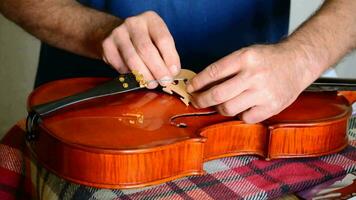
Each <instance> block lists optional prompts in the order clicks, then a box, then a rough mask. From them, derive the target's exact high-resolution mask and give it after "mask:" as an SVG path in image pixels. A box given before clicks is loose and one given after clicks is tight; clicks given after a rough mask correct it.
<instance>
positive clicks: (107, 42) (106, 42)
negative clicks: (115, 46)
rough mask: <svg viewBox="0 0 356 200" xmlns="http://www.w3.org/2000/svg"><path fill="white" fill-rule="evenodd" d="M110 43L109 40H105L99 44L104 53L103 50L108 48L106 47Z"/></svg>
mask: <svg viewBox="0 0 356 200" xmlns="http://www.w3.org/2000/svg"><path fill="white" fill-rule="evenodd" d="M110 43H111V40H110V39H109V38H106V39H105V40H104V41H103V42H102V43H101V47H102V48H103V50H104V53H105V49H107V48H108V46H109V45H110Z"/></svg>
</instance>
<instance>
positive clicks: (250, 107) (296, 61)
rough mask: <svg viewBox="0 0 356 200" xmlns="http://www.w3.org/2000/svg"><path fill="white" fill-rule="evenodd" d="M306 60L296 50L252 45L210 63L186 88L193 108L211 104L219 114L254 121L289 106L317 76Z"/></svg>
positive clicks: (277, 46) (279, 45)
mask: <svg viewBox="0 0 356 200" xmlns="http://www.w3.org/2000/svg"><path fill="white" fill-rule="evenodd" d="M308 63H309V61H308V56H307V54H306V53H305V52H303V51H301V50H300V49H293V48H291V47H290V46H288V45H285V44H277V45H255V46H251V47H248V48H244V49H241V50H239V51H236V52H233V53H232V54H230V55H228V56H226V57H224V58H222V59H221V60H219V61H217V62H215V63H213V64H211V65H210V66H208V67H207V68H206V69H204V70H203V71H202V72H201V73H199V74H198V75H197V76H195V77H194V78H193V79H192V80H191V81H190V82H189V84H188V86H187V90H188V92H190V93H192V95H193V102H192V103H193V105H194V106H195V107H197V108H206V107H210V106H215V107H216V109H217V111H218V112H219V113H220V114H222V115H225V116H235V115H237V114H241V115H240V117H241V119H242V120H243V121H245V122H246V123H257V122H261V121H263V120H265V119H267V118H269V117H271V116H273V115H276V114H278V113H279V112H281V111H282V110H283V109H284V108H286V107H287V106H289V105H290V104H291V103H292V102H293V101H294V100H295V99H296V98H297V97H298V95H299V94H300V93H301V92H302V91H303V90H304V89H305V88H306V87H307V86H308V85H309V84H310V83H312V82H313V81H314V80H315V79H316V78H317V77H318V76H319V74H316V73H315V70H311V69H310V63H309V64H308Z"/></svg>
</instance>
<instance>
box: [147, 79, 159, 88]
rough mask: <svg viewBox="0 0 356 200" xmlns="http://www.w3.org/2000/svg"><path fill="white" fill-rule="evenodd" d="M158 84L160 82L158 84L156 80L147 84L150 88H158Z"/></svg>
mask: <svg viewBox="0 0 356 200" xmlns="http://www.w3.org/2000/svg"><path fill="white" fill-rule="evenodd" d="M157 86H158V84H157V83H156V82H155V81H152V82H149V83H148V84H147V88H148V89H154V88H156V87H157Z"/></svg>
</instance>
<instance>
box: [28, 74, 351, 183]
mask: <svg viewBox="0 0 356 200" xmlns="http://www.w3.org/2000/svg"><path fill="white" fill-rule="evenodd" d="M105 81H108V79H106V78H74V79H68V80H59V81H54V82H52V83H48V84H45V85H43V86H41V87H39V88H38V89H36V90H35V91H34V92H32V93H31V95H30V96H29V99H28V109H29V110H30V109H31V108H32V107H33V106H35V105H39V104H43V103H46V102H50V101H53V100H56V99H60V98H63V97H66V96H70V95H73V94H76V93H78V92H82V91H84V90H87V89H89V88H92V87H95V86H97V85H99V84H102V83H104V82H105ZM355 99H356V98H355V95H354V93H352V92H351V93H345V95H341V93H338V92H304V93H302V94H301V95H300V96H299V97H298V99H297V100H296V101H295V102H294V103H293V104H292V105H291V106H289V107H288V108H287V109H285V110H284V111H282V112H281V113H279V114H278V115H275V116H273V117H271V118H270V119H268V120H266V121H264V122H262V123H258V124H245V123H243V122H242V121H241V120H239V119H238V118H237V117H224V116H221V115H219V114H212V115H204V114H200V113H209V112H211V110H210V109H205V110H197V109H195V108H194V107H192V106H186V105H185V104H183V103H182V102H181V101H180V100H179V99H178V98H176V97H175V96H172V95H169V94H166V93H163V92H161V91H153V90H137V91H132V92H127V93H122V94H118V95H112V96H107V97H102V98H96V99H92V100H89V101H86V102H81V103H78V104H74V105H71V106H69V107H67V108H64V109H61V110H59V111H57V112H56V113H55V114H53V115H50V116H47V117H45V118H43V119H41V123H39V124H38V127H37V128H36V132H37V138H36V139H35V140H32V141H28V142H27V147H28V150H29V151H30V154H31V155H32V156H33V157H34V158H35V159H36V160H37V161H38V162H39V163H40V164H42V165H43V166H44V167H46V168H47V169H48V170H50V171H51V172H53V173H55V174H57V175H58V176H60V177H62V178H65V179H67V180H70V181H72V182H75V183H79V184H84V185H87V186H94V187H102V188H120V189H122V188H135V187H143V186H149V185H153V184H159V183H163V182H166V181H170V180H174V179H177V178H180V177H184V176H188V175H201V174H204V170H203V163H204V162H205V161H208V160H212V159H216V158H221V157H227V156H236V155H258V156H261V157H263V158H266V159H278V158H295V157H313V156H321V155H326V154H330V153H335V152H337V151H340V150H342V149H343V148H345V147H346V146H347V143H348V140H347V133H346V130H347V123H348V119H349V117H350V115H351V111H352V108H351V106H350V105H351V103H352V102H353V101H354V100H355Z"/></svg>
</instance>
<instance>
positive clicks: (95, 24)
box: [0, 0, 122, 58]
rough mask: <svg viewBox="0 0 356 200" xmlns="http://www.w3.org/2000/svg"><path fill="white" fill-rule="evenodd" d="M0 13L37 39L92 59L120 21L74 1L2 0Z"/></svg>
mask: <svg viewBox="0 0 356 200" xmlns="http://www.w3.org/2000/svg"><path fill="white" fill-rule="evenodd" d="M0 12H1V13H2V14H3V15H4V16H5V17H7V18H8V19H10V20H12V21H14V22H15V23H17V24H18V25H19V26H21V27H22V28H23V29H25V30H26V31H28V32H29V33H31V34H32V35H34V36H36V37H37V38H39V39H40V40H42V41H44V42H46V43H48V44H51V45H53V46H56V47H58V48H62V49H65V50H68V51H70V52H73V53H76V54H80V55H83V56H87V57H91V58H101V56H102V48H101V42H102V41H103V40H104V38H106V37H107V36H108V35H109V34H110V33H111V31H112V30H113V29H114V28H116V27H117V26H118V25H119V24H121V23H122V20H120V19H118V18H116V17H114V16H112V15H109V14H106V13H104V12H100V11H97V10H94V9H91V8H88V7H85V6H82V5H81V4H79V3H78V2H76V1H75V0H2V1H0Z"/></svg>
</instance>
